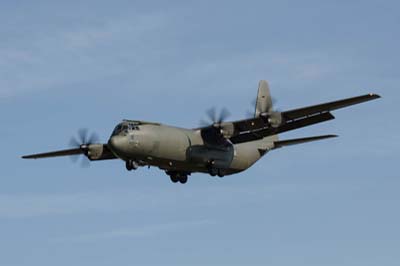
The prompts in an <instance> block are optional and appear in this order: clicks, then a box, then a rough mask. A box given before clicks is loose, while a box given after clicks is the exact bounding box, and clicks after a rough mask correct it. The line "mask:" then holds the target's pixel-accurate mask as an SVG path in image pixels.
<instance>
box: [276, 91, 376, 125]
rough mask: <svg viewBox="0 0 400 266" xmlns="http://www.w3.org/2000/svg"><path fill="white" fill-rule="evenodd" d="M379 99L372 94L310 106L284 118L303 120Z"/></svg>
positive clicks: (286, 114)
mask: <svg viewBox="0 0 400 266" xmlns="http://www.w3.org/2000/svg"><path fill="white" fill-rule="evenodd" d="M378 98H380V96H379V95H377V94H372V93H371V94H367V95H363V96H358V97H353V98H348V99H344V100H340V101H335V102H329V103H323V104H318V105H314V106H309V107H305V108H299V109H294V110H290V111H286V112H283V113H282V116H283V117H284V118H285V120H293V119H298V118H303V117H307V116H312V115H316V114H320V113H322V112H330V111H333V110H336V109H340V108H344V107H348V106H351V105H355V104H359V103H363V102H367V101H371V100H375V99H378Z"/></svg>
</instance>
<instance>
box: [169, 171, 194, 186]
mask: <svg viewBox="0 0 400 266" xmlns="http://www.w3.org/2000/svg"><path fill="white" fill-rule="evenodd" d="M167 175H169V177H170V178H171V181H172V182H173V183H178V182H179V183H181V184H186V182H187V181H188V175H190V173H189V174H188V173H183V172H174V171H167Z"/></svg>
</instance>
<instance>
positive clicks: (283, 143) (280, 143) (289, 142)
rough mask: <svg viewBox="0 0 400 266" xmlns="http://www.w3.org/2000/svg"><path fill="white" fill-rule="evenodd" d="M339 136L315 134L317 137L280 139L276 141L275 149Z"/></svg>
mask: <svg viewBox="0 0 400 266" xmlns="http://www.w3.org/2000/svg"><path fill="white" fill-rule="evenodd" d="M337 137H338V136H337V135H323V136H315V137H309V138H300V139H288V140H280V141H275V142H274V149H278V148H282V147H285V146H290V145H297V144H303V143H307V142H312V141H318V140H323V139H330V138H337Z"/></svg>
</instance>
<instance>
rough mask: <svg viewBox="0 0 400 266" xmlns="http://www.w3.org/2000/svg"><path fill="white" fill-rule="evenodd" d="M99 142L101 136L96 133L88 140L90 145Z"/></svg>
mask: <svg viewBox="0 0 400 266" xmlns="http://www.w3.org/2000/svg"><path fill="white" fill-rule="evenodd" d="M98 141H99V136H98V135H97V134H96V133H94V132H93V133H92V135H90V137H89V139H88V144H93V143H96V142H98Z"/></svg>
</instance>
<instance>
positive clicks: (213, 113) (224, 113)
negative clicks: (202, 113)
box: [200, 107, 231, 127]
mask: <svg viewBox="0 0 400 266" xmlns="http://www.w3.org/2000/svg"><path fill="white" fill-rule="evenodd" d="M206 114H207V118H208V120H201V121H200V125H201V126H203V127H206V126H210V125H211V126H214V127H220V126H221V124H222V123H223V122H225V121H226V119H227V118H228V117H229V116H230V115H231V113H230V112H229V110H228V109H226V108H225V107H224V108H222V109H221V111H220V112H219V114H218V113H217V109H216V108H215V107H212V108H210V109H208V110H207V112H206Z"/></svg>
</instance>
